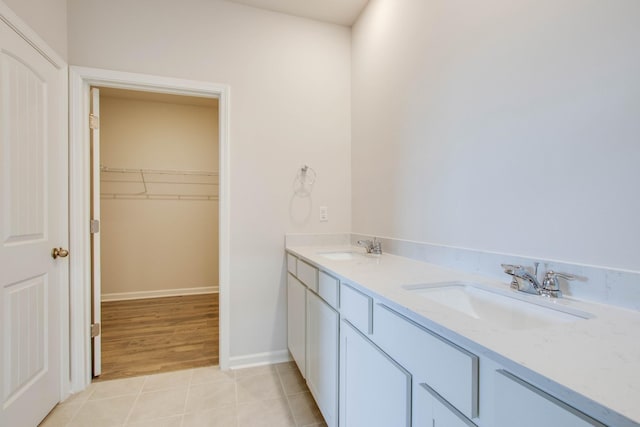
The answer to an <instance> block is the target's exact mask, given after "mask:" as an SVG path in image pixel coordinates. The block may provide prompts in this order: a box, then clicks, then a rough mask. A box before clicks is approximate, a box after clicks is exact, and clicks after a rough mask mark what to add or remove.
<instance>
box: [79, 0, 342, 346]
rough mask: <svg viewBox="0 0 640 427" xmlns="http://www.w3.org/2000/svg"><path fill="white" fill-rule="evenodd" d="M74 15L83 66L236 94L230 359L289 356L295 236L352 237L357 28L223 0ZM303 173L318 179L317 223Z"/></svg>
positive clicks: (93, 3)
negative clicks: (297, 185) (300, 185)
mask: <svg viewBox="0 0 640 427" xmlns="http://www.w3.org/2000/svg"><path fill="white" fill-rule="evenodd" d="M68 8H69V15H68V18H69V58H70V59H69V62H70V64H72V65H82V66H90V67H98V68H106V69H115V70H123V71H131V72H140V73H149V74H155V75H165V76H173V77H181V78H188V79H196V80H205V81H211V82H216V83H227V84H229V85H230V88H231V111H230V120H231V124H230V146H231V175H232V176H231V183H230V184H231V254H230V258H231V283H230V284H229V285H230V294H231V295H230V298H231V330H230V335H231V356H232V357H235V356H243V355H250V354H255V353H260V352H270V351H281V350H284V349H285V348H286V309H285V308H286V307H285V304H286V299H285V272H286V270H285V268H284V257H283V250H284V244H283V243H284V237H283V236H284V233H285V232H332V231H348V230H349V229H350V228H351V227H350V221H351V212H350V200H351V196H350V47H351V46H350V40H351V39H350V31H349V29H348V28H345V27H340V26H335V25H329V24H322V23H318V22H315V21H311V20H306V19H302V18H296V17H293V16H288V15H283V14H277V13H271V12H266V11H261V10H258V9H253V8H250V7H247V6H242V5H238V4H234V3H230V2H225V1H218V0H186V1H179V2H178V1H173V0H171V1H170V0H137V1H135V2H131V1H127V0H113V1H108V2H105V1H103V0H70V1H69V3H68ZM304 163H308V164H309V165H311V166H312V167H313V168H314V169H315V170H316V172H317V174H318V180H317V182H316V184H315V186H314V190H313V194H312V203H313V206H312V207H313V210H312V213H313V215H311V217H310V218H308V219H306V220H305V219H304V215H301V214H300V210H301V209H302V206H300V203H299V201H293V202H292V192H293V190H292V185H293V181H294V178H295V175H296V172H297V168H298V167H299V166H301V165H302V164H304ZM319 205H327V206H328V207H329V214H330V221H329V222H328V223H320V222H319V221H318V215H317V213H318V206H319ZM290 206H293V208H294V210H295V212H294V215H293V216H292V215H290V213H291V212H290Z"/></svg>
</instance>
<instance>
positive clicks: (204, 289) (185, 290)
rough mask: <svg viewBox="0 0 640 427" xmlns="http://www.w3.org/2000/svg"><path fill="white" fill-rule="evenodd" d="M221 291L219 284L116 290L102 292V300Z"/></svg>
mask: <svg viewBox="0 0 640 427" xmlns="http://www.w3.org/2000/svg"><path fill="white" fill-rule="evenodd" d="M218 292H219V287H218V286H203V287H200V288H181V289H164V290H160V291H139V292H114V293H111V294H102V296H101V297H100V300H101V301H102V302H106V301H124V300H129V299H144V298H162V297H177V296H183V295H199V294H215V293H218Z"/></svg>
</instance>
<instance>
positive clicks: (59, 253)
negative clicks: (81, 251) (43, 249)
mask: <svg viewBox="0 0 640 427" xmlns="http://www.w3.org/2000/svg"><path fill="white" fill-rule="evenodd" d="M51 256H52V257H53V259H56V258H58V257H60V258H66V257H67V256H69V251H68V250H66V249H63V248H53V249H51Z"/></svg>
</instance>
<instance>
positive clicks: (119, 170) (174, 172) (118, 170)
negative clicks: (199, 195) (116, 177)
mask: <svg viewBox="0 0 640 427" xmlns="http://www.w3.org/2000/svg"><path fill="white" fill-rule="evenodd" d="M100 171H101V172H115V173H148V174H154V175H201V176H218V172H210V171H200V170H178V169H126V168H109V167H106V166H100Z"/></svg>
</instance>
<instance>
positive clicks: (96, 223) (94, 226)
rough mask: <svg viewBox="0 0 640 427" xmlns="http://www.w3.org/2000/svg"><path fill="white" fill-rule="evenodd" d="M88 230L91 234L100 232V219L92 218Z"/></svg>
mask: <svg viewBox="0 0 640 427" xmlns="http://www.w3.org/2000/svg"><path fill="white" fill-rule="evenodd" d="M89 231H90V232H91V234H96V233H99V232H100V220H98V219H92V220H91V221H89Z"/></svg>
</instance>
